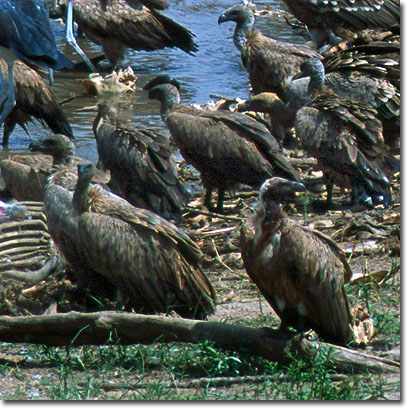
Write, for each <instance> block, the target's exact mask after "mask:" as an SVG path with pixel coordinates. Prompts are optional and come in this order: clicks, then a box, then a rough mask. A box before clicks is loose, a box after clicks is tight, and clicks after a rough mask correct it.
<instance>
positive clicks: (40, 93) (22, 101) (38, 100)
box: [0, 59, 74, 146]
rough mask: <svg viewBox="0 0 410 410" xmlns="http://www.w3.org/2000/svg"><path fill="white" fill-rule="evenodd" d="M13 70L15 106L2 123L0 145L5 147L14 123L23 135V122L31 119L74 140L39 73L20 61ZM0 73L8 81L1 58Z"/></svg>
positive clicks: (52, 95)
mask: <svg viewBox="0 0 410 410" xmlns="http://www.w3.org/2000/svg"><path fill="white" fill-rule="evenodd" d="M13 71H14V90H15V100H16V103H15V105H14V107H13V108H12V110H11V111H10V113H9V114H8V115H7V116H6V118H5V121H4V129H3V145H5V146H6V145H8V142H9V138H10V135H11V133H12V132H13V130H14V128H15V126H16V124H18V125H20V126H21V127H22V128H23V129H24V130H25V131H26V132H27V128H26V123H27V122H28V121H29V120H30V119H31V117H34V118H36V119H37V120H39V121H40V122H41V123H42V124H43V125H47V126H48V128H50V129H51V131H53V132H54V133H56V134H64V135H67V137H69V138H71V139H74V134H73V130H72V129H71V125H70V123H69V121H68V118H67V116H66V114H65V113H64V111H63V109H62V107H61V105H60V104H59V103H58V101H57V98H56V96H55V95H54V93H53V91H52V90H51V88H50V86H49V85H48V84H47V83H46V82H45V81H44V80H43V79H42V77H41V76H40V74H38V73H37V72H36V71H35V70H33V69H31V68H30V67H29V66H27V65H26V64H24V63H23V62H22V61H16V62H15V63H14V68H13ZM0 72H1V73H2V74H3V76H4V77H5V78H6V79H7V78H8V74H7V63H6V61H5V60H3V59H0Z"/></svg>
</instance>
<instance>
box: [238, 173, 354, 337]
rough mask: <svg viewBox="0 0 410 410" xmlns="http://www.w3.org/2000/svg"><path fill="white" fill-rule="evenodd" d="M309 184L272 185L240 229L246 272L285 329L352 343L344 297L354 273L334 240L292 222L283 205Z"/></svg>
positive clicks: (270, 182)
mask: <svg viewBox="0 0 410 410" xmlns="http://www.w3.org/2000/svg"><path fill="white" fill-rule="evenodd" d="M304 190H305V187H304V185H302V184H300V183H297V182H294V181H289V180H286V179H283V178H272V179H269V180H267V181H266V182H265V183H264V184H263V185H262V187H261V189H260V207H259V208H258V209H257V210H256V213H255V215H253V216H251V217H249V218H248V219H247V220H246V221H245V222H244V224H243V225H242V229H241V251H242V258H243V261H244V264H245V268H246V272H247V273H248V275H249V277H250V278H251V279H252V281H253V282H255V284H256V285H257V286H258V288H259V290H260V291H261V293H262V295H263V296H264V297H265V298H266V300H267V301H268V302H269V304H270V305H271V306H272V308H273V309H274V311H275V312H276V313H277V315H278V316H279V317H280V319H281V328H285V329H286V327H289V326H291V327H293V328H294V329H296V330H297V331H306V330H309V329H313V330H314V331H315V332H316V333H318V334H319V335H320V336H321V337H322V338H323V339H324V340H325V341H327V342H331V343H336V344H340V345H345V344H347V343H348V342H349V341H351V340H352V339H353V333H352V329H351V324H352V318H351V313H350V309H349V305H348V301H347V299H346V295H345V292H344V284H345V283H347V282H348V281H349V280H350V278H351V276H352V271H351V269H350V267H349V264H348V262H347V260H346V257H345V256H344V254H343V252H342V250H341V249H340V248H339V247H338V246H337V245H336V243H335V242H333V241H332V240H331V239H330V238H328V237H327V236H325V235H324V234H322V233H321V232H319V231H315V230H311V229H309V228H307V227H305V226H301V225H299V224H298V223H296V222H294V221H292V220H291V219H290V218H288V217H287V215H286V214H285V213H284V212H283V211H282V210H281V208H280V204H281V203H282V202H284V201H285V200H286V198H287V197H289V196H290V195H292V194H294V193H295V192H299V191H304Z"/></svg>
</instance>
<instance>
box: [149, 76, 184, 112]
mask: <svg viewBox="0 0 410 410" xmlns="http://www.w3.org/2000/svg"><path fill="white" fill-rule="evenodd" d="M144 90H148V97H149V99H151V100H158V101H160V102H161V104H162V106H163V107H164V109H165V110H166V109H169V108H171V107H172V106H173V105H175V104H179V103H180V101H181V98H180V90H181V85H180V83H179V82H178V81H177V80H176V79H175V78H172V77H170V76H168V75H159V76H158V77H155V78H153V79H152V80H151V81H149V82H148V83H147V84H146V85H145V87H144Z"/></svg>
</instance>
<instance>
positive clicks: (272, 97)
mask: <svg viewBox="0 0 410 410" xmlns="http://www.w3.org/2000/svg"><path fill="white" fill-rule="evenodd" d="M285 109H286V107H285V104H284V103H283V101H282V100H281V99H280V98H279V97H278V96H277V94H275V93H270V92H263V93H260V94H257V95H254V96H252V98H250V99H249V100H247V101H245V102H243V103H240V104H238V106H237V110H238V111H239V112H244V111H255V112H265V113H269V114H272V115H276V116H278V117H280V116H281V115H282V114H283V112H284V110H285Z"/></svg>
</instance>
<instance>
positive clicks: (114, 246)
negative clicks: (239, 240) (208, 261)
mask: <svg viewBox="0 0 410 410" xmlns="http://www.w3.org/2000/svg"><path fill="white" fill-rule="evenodd" d="M93 173H94V166H93V164H91V163H80V164H79V165H78V182H77V185H76V188H75V191H74V194H72V193H71V192H69V191H68V190H67V189H65V188H63V187H61V186H58V185H54V184H50V185H49V186H48V187H47V190H46V195H45V201H44V202H45V211H46V216H47V221H48V224H49V228H50V233H51V235H52V237H53V239H54V240H55V242H56V243H57V245H58V247H59V248H60V250H61V251H62V252H63V254H64V256H65V257H66V259H67V260H68V261H69V262H70V263H71V265H72V267H73V269H74V271H75V272H76V274H77V275H78V279H79V281H80V282H83V283H84V282H85V284H86V285H88V286H90V285H91V287H93V286H94V287H97V288H98V287H99V286H104V287H109V285H111V287H112V286H113V285H114V286H115V287H116V288H118V289H119V291H120V293H121V295H122V298H123V302H124V303H128V306H129V307H132V308H133V309H134V310H135V311H136V312H144V313H153V312H170V311H172V310H174V311H175V312H177V313H178V314H179V315H181V316H183V317H191V318H204V317H205V316H206V315H208V314H210V313H212V312H214V309H215V293H214V290H213V287H212V285H211V283H210V282H209V280H208V278H207V277H206V276H205V274H204V273H203V271H202V270H201V268H200V259H201V251H200V249H199V248H198V246H197V245H196V244H195V243H194V242H193V241H192V240H191V239H190V238H189V237H188V236H187V235H186V234H185V232H183V231H182V230H181V229H179V228H178V227H176V226H175V225H174V224H172V223H171V222H168V221H167V220H166V219H164V218H161V217H160V216H158V215H157V214H155V213H153V212H150V211H148V210H145V209H139V208H135V207H133V206H132V205H131V204H129V203H128V202H127V201H126V200H124V199H122V198H120V197H118V196H117V195H115V194H112V193H110V192H108V191H105V190H104V189H103V188H102V187H101V186H99V185H94V184H90V182H91V180H92V178H93Z"/></svg>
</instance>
